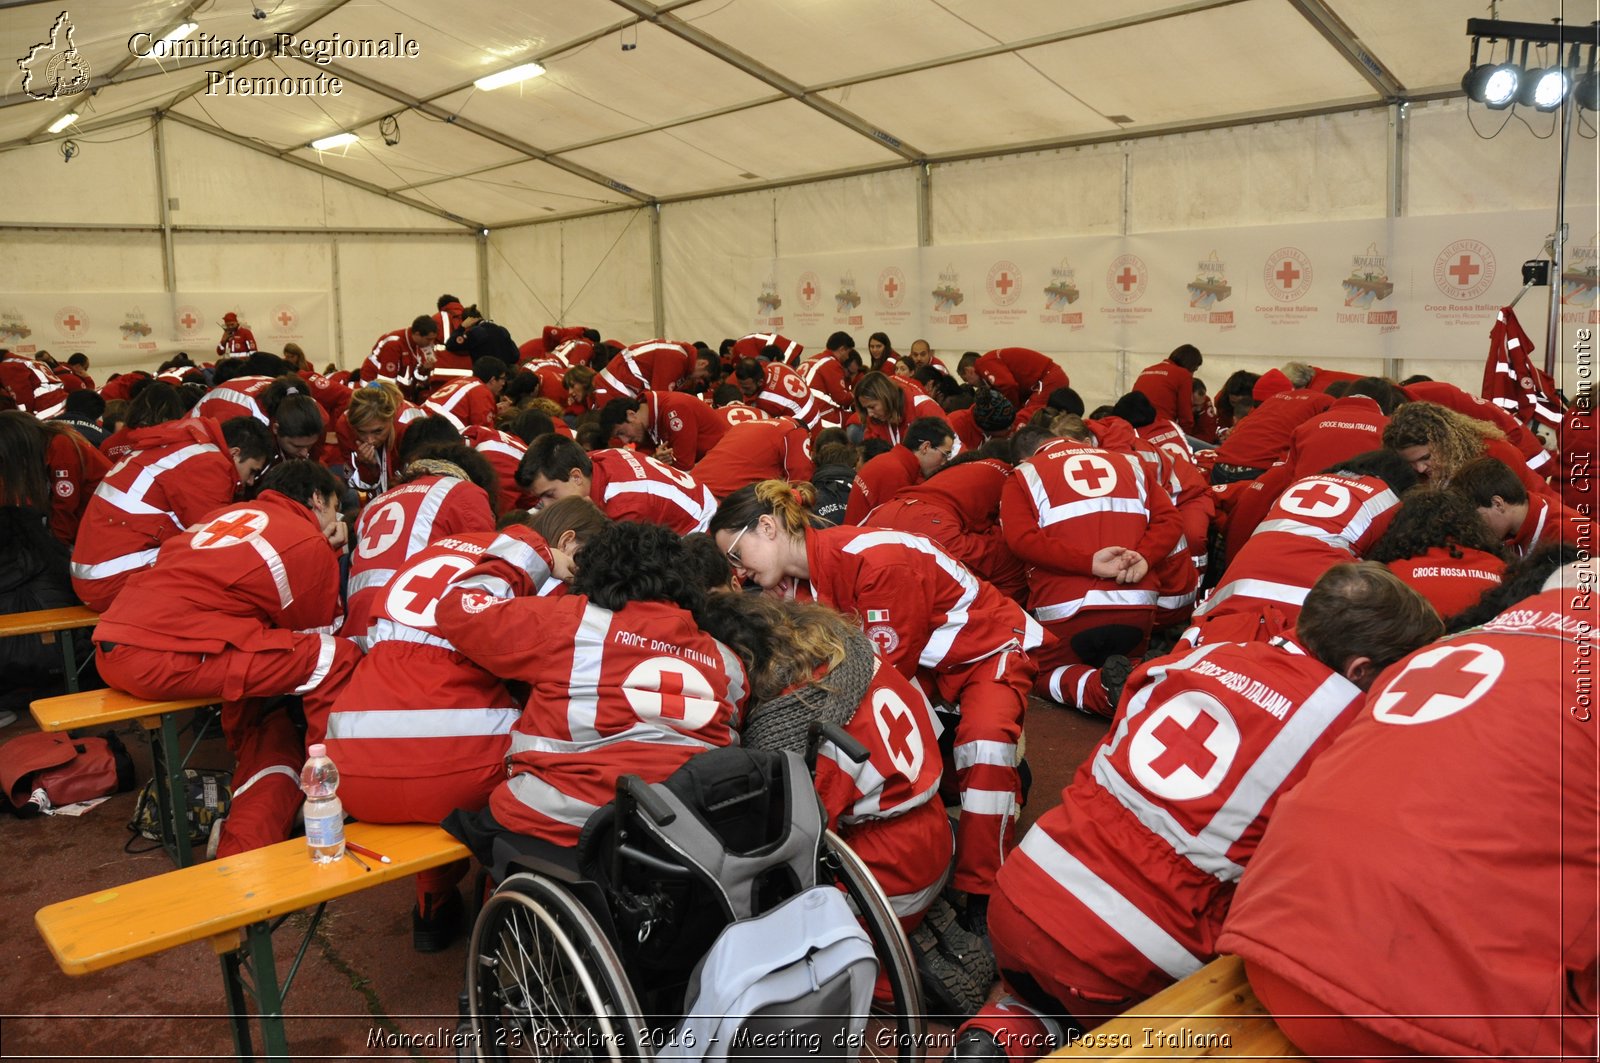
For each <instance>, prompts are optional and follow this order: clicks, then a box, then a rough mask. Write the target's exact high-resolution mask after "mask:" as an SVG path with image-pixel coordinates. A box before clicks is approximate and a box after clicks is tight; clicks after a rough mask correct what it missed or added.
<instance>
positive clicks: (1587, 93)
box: [1572, 70, 1600, 111]
mask: <svg viewBox="0 0 1600 1063" xmlns="http://www.w3.org/2000/svg"><path fill="white" fill-rule="evenodd" d="M1572 98H1573V99H1574V100H1576V101H1577V102H1578V106H1579V107H1582V108H1583V109H1584V110H1586V111H1600V76H1597V75H1596V74H1595V72H1594V71H1593V70H1591V71H1589V72H1588V73H1587V74H1585V75H1583V77H1581V78H1579V79H1578V84H1577V86H1576V87H1574V88H1573V90H1572Z"/></svg>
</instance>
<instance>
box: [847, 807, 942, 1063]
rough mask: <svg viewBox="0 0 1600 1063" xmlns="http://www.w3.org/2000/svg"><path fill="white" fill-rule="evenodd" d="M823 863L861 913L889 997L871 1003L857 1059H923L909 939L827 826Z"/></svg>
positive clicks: (904, 1062)
mask: <svg viewBox="0 0 1600 1063" xmlns="http://www.w3.org/2000/svg"><path fill="white" fill-rule="evenodd" d="M822 865H823V871H824V873H825V874H827V875H830V876H831V877H832V880H833V882H834V883H835V884H836V885H838V886H839V887H840V888H842V889H843V890H844V892H845V895H846V896H847V897H849V898H850V905H851V907H852V908H854V909H855V911H856V914H857V915H858V916H860V918H861V922H862V924H863V926H864V927H865V928H866V931H867V936H868V937H870V938H871V939H872V949H873V951H874V952H875V953H876V954H877V956H878V963H879V965H880V966H881V968H882V970H883V973H884V977H885V979H886V980H887V981H888V984H889V990H890V993H891V997H892V999H891V1000H890V1002H889V1003H888V1004H878V1003H876V1002H875V1003H874V1004H873V1019H874V1020H876V1021H877V1023H878V1025H877V1026H876V1027H874V1025H873V1023H872V1022H869V1023H868V1026H867V1031H866V1037H865V1043H864V1044H863V1045H862V1050H861V1054H860V1057H859V1058H861V1059H863V1060H867V1059H871V1060H885V1061H893V1063H913V1061H920V1060H922V1059H923V1058H924V1057H926V1056H927V1055H928V1054H929V1053H928V1044H927V1037H926V1034H927V1022H926V1019H925V1018H924V1015H923V1010H922V988H921V982H920V981H919V980H918V978H917V965H916V963H915V962H914V961H913V959H912V956H911V943H910V942H909V941H907V940H906V934H905V931H904V930H903V929H901V927H900V919H899V917H898V916H896V915H895V914H894V909H893V908H891V907H890V906H889V898H888V897H886V896H884V893H883V887H881V886H879V885H878V880H877V879H876V878H874V877H873V875H872V872H871V871H870V870H869V869H868V868H867V865H866V864H864V863H862V862H861V858H860V857H859V856H857V855H856V854H855V852H854V850H852V849H851V848H850V846H849V845H847V844H846V843H845V842H844V840H843V839H842V838H840V837H839V836H838V835H837V834H835V833H833V831H828V833H827V835H826V836H825V838H824V840H823V852H822Z"/></svg>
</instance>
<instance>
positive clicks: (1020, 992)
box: [989, 892, 1137, 1028]
mask: <svg viewBox="0 0 1600 1063" xmlns="http://www.w3.org/2000/svg"><path fill="white" fill-rule="evenodd" d="M989 941H990V944H992V945H993V946H994V961H995V965H996V966H997V967H999V968H1000V981H1001V983H1002V984H1003V985H1004V986H1005V987H1006V989H1007V991H1008V992H1011V993H1015V994H1016V995H1017V996H1018V997H1020V998H1021V999H1022V1000H1023V1001H1024V1002H1025V1003H1026V1004H1028V1005H1029V1006H1030V1007H1033V1008H1035V1009H1037V1010H1039V1011H1043V1012H1046V1013H1050V1014H1063V1013H1064V1014H1067V1015H1071V1016H1073V1017H1074V1018H1076V1019H1077V1020H1078V1021H1079V1023H1081V1024H1082V1025H1083V1026H1084V1027H1085V1028H1091V1027H1095V1026H1098V1025H1100V1024H1101V1023H1102V1022H1104V1021H1105V1020H1107V1019H1109V1018H1111V1017H1112V1016H1115V1015H1120V1014H1122V1012H1124V1011H1126V1010H1127V1009H1128V1007H1129V1006H1131V1005H1132V1004H1134V1003H1135V1002H1136V1000H1137V998H1135V997H1130V996H1128V991H1127V988H1126V987H1125V986H1121V985H1118V984H1117V983H1115V982H1112V981H1110V980H1109V979H1107V978H1106V977H1105V976H1104V975H1102V974H1101V973H1100V972H1099V971H1097V970H1095V969H1094V968H1093V967H1091V966H1089V965H1088V964H1086V963H1084V962H1083V961H1082V960H1081V959H1079V958H1078V957H1077V956H1075V955H1073V954H1072V953H1071V952H1069V951H1067V950H1066V949H1064V948H1062V947H1061V943H1060V942H1058V941H1057V940H1056V939H1055V938H1053V937H1051V936H1050V935H1049V934H1047V933H1045V932H1044V931H1043V930H1041V929H1040V928H1039V926H1038V924H1036V923H1035V922H1034V921H1033V920H1031V919H1029V918H1028V917H1027V916H1026V915H1023V914H1022V912H1021V911H1020V910H1018V908H1017V906H1016V905H1015V904H1013V903H1012V902H1011V899H1010V898H1009V897H1007V896H1006V894H1005V893H1003V892H997V893H995V894H994V896H992V897H991V898H990V899H989ZM1041 993H1042V994H1043V995H1044V996H1045V997H1048V998H1050V999H1041Z"/></svg>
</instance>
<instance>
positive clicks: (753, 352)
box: [726, 332, 805, 369]
mask: <svg viewBox="0 0 1600 1063" xmlns="http://www.w3.org/2000/svg"><path fill="white" fill-rule="evenodd" d="M766 347H778V348H781V349H782V352H783V353H782V354H780V355H779V356H778V357H777V358H775V359H773V360H774V361H776V362H782V363H785V364H790V365H792V364H794V363H795V362H797V361H799V360H800V355H801V354H803V353H804V352H805V347H804V346H803V345H802V344H799V343H796V342H795V341H794V340H791V339H790V338H789V337H787V336H780V335H778V334H777V333H776V332H752V333H751V334H750V335H748V336H740V337H739V338H738V339H737V340H734V341H733V348H732V350H731V351H730V352H729V353H730V354H731V355H732V356H733V360H734V361H738V360H739V359H741V358H759V357H761V351H762V349H763V348H766ZM726 368H730V369H731V368H732V366H731V365H730V366H727V367H726Z"/></svg>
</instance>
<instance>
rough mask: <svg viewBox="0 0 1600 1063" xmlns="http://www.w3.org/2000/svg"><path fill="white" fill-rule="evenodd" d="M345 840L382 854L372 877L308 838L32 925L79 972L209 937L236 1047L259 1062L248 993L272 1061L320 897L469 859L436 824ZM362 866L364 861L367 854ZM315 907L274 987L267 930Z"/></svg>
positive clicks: (360, 832)
mask: <svg viewBox="0 0 1600 1063" xmlns="http://www.w3.org/2000/svg"><path fill="white" fill-rule="evenodd" d="M345 832H346V837H347V838H348V839H349V840H351V841H354V842H357V843H359V844H361V845H363V846H366V847H367V848H369V849H373V850H375V851H377V852H380V853H383V854H384V855H386V856H388V857H389V858H390V860H392V861H393V862H392V863H388V864H385V863H380V862H378V861H376V860H372V859H366V864H367V866H368V867H370V868H371V870H370V871H368V870H363V868H362V867H361V865H360V864H358V863H356V862H355V860H353V859H351V858H350V857H349V856H346V857H345V859H343V860H337V861H334V862H333V863H329V864H317V863H313V862H312V860H311V857H310V855H309V854H308V853H307V851H306V843H305V840H304V839H301V838H293V839H290V840H289V841H286V842H279V843H278V844H276V845H269V846H266V847H265V848H262V849H256V850H253V851H251V852H248V853H241V854H239V855H237V856H231V857H227V858H224V859H221V860H214V861H212V862H210V863H205V864H196V865H194V866H192V867H184V868H179V869H178V870H176V871H168V872H167V873H165V874H162V875H157V876H155V877H153V878H148V879H143V880H141V881H138V882H130V883H128V884H127V885H123V886H115V887H113V888H111V889H107V890H101V891H99V892H97V893H91V894H87V895H86V896H83V897H76V898H74V899H72V900H68V901H61V902H59V903H57V904H52V905H48V906H46V907H44V908H41V909H39V911H38V913H37V914H36V915H35V916H34V923H35V925H36V926H38V928H39V933H40V935H41V936H42V937H43V938H44V941H45V944H46V945H47V946H49V949H50V953H51V955H52V956H54V957H55V959H56V963H57V964H58V965H60V967H61V969H62V970H63V971H65V972H66V973H67V974H71V975H83V974H89V973H91V972H93V971H100V970H104V969H106V968H108V967H114V966H116V965H118V964H122V963H127V962H128V961H130V960H137V959H139V958H141V957H144V956H152V955H155V954H156V953H159V952H164V951H166V950H167V949H171V948H176V947H177V946H179V945H185V944H188V943H190V942H194V941H208V942H210V943H211V946H212V948H213V949H215V950H216V953H217V955H218V956H219V957H220V959H221V963H222V981H223V989H224V992H225V993H226V996H227V1005H228V1011H229V1016H230V1022H231V1024H232V1027H233V1038H234V1049H235V1051H236V1053H237V1054H238V1055H239V1056H240V1057H241V1058H255V1057H254V1047H253V1043H252V1037H251V1024H250V1017H249V1014H248V1013H247V1012H246V1010H245V1000H246V997H247V996H249V997H250V998H252V999H254V1001H255V1006H256V1022H257V1024H258V1025H259V1027H260V1032H261V1039H262V1043H263V1045H264V1046H265V1049H266V1055H267V1058H270V1059H288V1058H289V1055H288V1041H287V1039H286V1038H285V1035H284V1028H283V1000H284V997H285V995H286V994H287V993H288V991H289V987H290V985H291V983H292V982H293V980H294V976H295V972H296V971H297V970H298V969H299V967H300V961H301V960H302V959H303V958H304V956H305V953H306V949H307V948H308V947H309V945H310V944H311V937H312V935H313V934H314V933H315V932H316V928H317V924H318V922H319V921H320V920H321V918H322V911H323V907H324V906H325V905H326V904H327V902H329V901H331V900H336V899H338V898H340V897H344V896H346V895H348V894H351V893H356V892H358V891H360V890H364V889H367V888H368V887H371V886H376V885H378V884H380V883H383V882H390V881H393V880H395V879H399V878H406V877H408V876H410V875H415V874H416V873H417V872H419V871H425V870H427V869H428V868H432V867H439V866H441V865H443V864H448V863H450V862H452V861H455V860H462V859H465V858H466V857H467V856H469V855H470V854H469V853H468V851H467V848H466V846H464V845H462V844H461V843H460V842H458V841H457V840H456V839H455V838H453V837H451V836H450V835H449V834H446V833H445V832H444V830H442V829H441V828H439V827H436V826H432V825H419V824H405V825H385V824H377V823H350V824H347V825H346V827H345ZM364 859H365V858H364ZM313 906H315V907H316V913H315V914H314V915H313V916H312V918H311V922H310V926H309V927H308V928H307V930H306V934H305V939H304V941H303V942H301V944H300V948H299V951H298V952H297V953H296V954H295V958H294V962H293V963H292V964H291V965H290V967H289V970H288V972H287V974H286V975H285V976H284V978H283V979H282V981H281V982H280V981H279V979H278V974H277V966H276V963H275V961H274V959H273V955H272V933H273V931H274V930H275V929H277V927H278V926H279V925H281V924H282V922H283V919H284V917H286V916H288V915H290V914H292V913H294V912H298V911H301V910H303V909H306V908H310V907H313Z"/></svg>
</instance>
